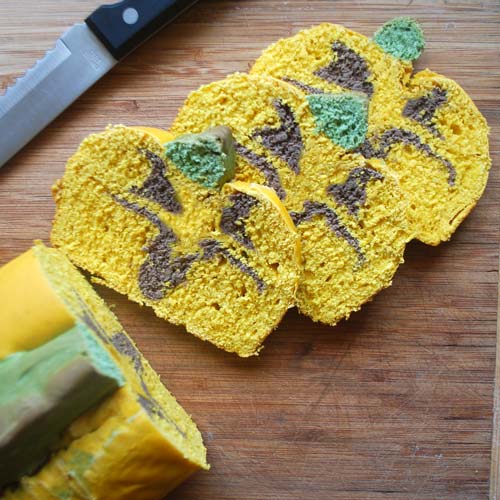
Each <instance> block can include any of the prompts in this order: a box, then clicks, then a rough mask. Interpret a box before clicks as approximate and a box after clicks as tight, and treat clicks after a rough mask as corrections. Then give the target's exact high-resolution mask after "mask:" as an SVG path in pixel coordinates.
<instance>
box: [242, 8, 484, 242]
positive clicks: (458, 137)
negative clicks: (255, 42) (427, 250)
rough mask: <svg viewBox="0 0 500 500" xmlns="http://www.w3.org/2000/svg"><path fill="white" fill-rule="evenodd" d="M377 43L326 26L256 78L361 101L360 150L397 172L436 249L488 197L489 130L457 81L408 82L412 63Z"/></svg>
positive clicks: (283, 44) (413, 219) (281, 48)
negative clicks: (350, 94) (364, 110)
mask: <svg viewBox="0 0 500 500" xmlns="http://www.w3.org/2000/svg"><path fill="white" fill-rule="evenodd" d="M404 21H408V19H405V18H403V22H404ZM411 22H412V21H410V24H411ZM388 24H390V23H388ZM415 24H416V23H414V22H413V25H415ZM377 33H380V31H379V32H377ZM377 40H378V41H380V40H379V39H378V38H377V35H375V37H374V40H372V39H370V38H368V37H365V36H364V35H361V34H359V33H355V32H353V31H351V30H348V29H346V28H344V27H343V26H338V25H334V24H327V23H325V24H321V25H318V26H314V27H312V28H310V29H307V30H303V31H300V32H299V33H297V34H296V35H294V36H292V37H290V38H286V39H283V40H280V41H278V42H276V43H274V44H272V45H271V46H269V47H268V48H267V49H265V50H264V52H263V53H262V55H261V56H260V57H259V58H258V59H257V61H256V62H255V64H254V66H253V67H252V69H251V73H252V74H256V75H269V76H273V77H275V78H279V79H281V80H282V81H285V82H288V84H290V85H293V86H294V87H295V88H296V89H298V90H299V91H300V92H303V93H304V95H309V96H313V95H324V94H328V93H334V94H338V93H343V92H346V91H355V92H357V93H361V94H362V95H364V96H365V97H366V98H367V99H368V119H367V120H368V121H367V135H366V137H365V139H366V140H365V141H364V143H363V144H361V145H360V147H358V148H357V149H356V151H358V152H360V153H362V154H363V155H364V156H365V157H366V158H380V159H384V160H385V161H386V163H387V165H388V166H389V168H390V169H391V170H392V171H393V172H395V173H397V175H398V178H399V181H400V185H401V188H402V190H403V191H404V194H405V196H406V198H407V199H408V204H409V215H408V216H409V225H410V228H411V230H412V231H413V232H414V233H415V237H416V238H418V239H419V240H421V241H422V242H424V243H427V244H431V245H437V244H439V243H440V242H441V241H446V240H448V239H449V238H450V237H451V235H452V234H453V232H454V231H455V230H456V228H457V227H458V225H459V224H460V223H461V222H462V220H463V219H464V218H465V217H466V216H467V214H468V213H469V212H470V211H471V210H472V208H473V207H474V205H475V204H476V202H477V200H478V199H479V198H480V196H481V194H482V193H483V191H484V188H485V185H486V181H487V178H488V170H489V168H490V165H491V159H490V157H489V152H488V131H489V129H488V125H487V124H486V121H485V119H484V118H483V116H482V115H481V113H480V112H479V111H478V109H477V108H476V106H475V105H474V103H473V102H472V100H471V99H470V98H469V96H468V95H467V94H466V93H465V92H464V90H463V89H462V88H461V87H460V86H459V85H458V84H457V83H456V82H454V81H453V80H450V79H448V78H446V77H443V76H441V75H438V74H436V73H433V72H432V71H429V70H425V71H422V72H419V73H417V74H415V75H413V76H412V77H411V78H410V76H411V71H412V65H411V63H410V62H409V61H403V60H400V59H398V58H396V57H394V56H393V55H391V54H388V53H386V52H384V50H383V49H382V48H381V46H379V45H378V44H377V43H376V41H377ZM383 45H384V44H382V46H383Z"/></svg>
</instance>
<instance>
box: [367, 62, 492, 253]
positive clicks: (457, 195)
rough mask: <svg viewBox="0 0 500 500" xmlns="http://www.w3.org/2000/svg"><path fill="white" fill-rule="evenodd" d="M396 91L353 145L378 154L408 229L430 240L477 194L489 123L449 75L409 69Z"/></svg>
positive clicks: (446, 235) (482, 182) (447, 232)
mask: <svg viewBox="0 0 500 500" xmlns="http://www.w3.org/2000/svg"><path fill="white" fill-rule="evenodd" d="M398 97H399V98H394V99H392V100H391V107H390V108H388V109H387V115H386V119H385V120H384V121H383V122H373V123H370V124H369V128H368V137H367V139H366V142H365V144H363V146H361V147H360V148H359V151H360V152H361V153H362V154H363V155H364V156H366V157H373V158H384V160H385V162H386V163H387V165H388V167H389V168H390V169H391V170H392V171H394V172H396V173H397V174H398V177H399V180H400V183H401V187H402V189H403V190H404V192H405V194H406V196H407V198H408V202H409V206H410V210H409V222H410V225H411V227H413V228H414V230H415V232H416V236H417V237H418V239H419V240H421V241H423V242H424V243H427V244H430V245H438V244H439V243H441V241H446V240H449V239H450V237H451V235H452V234H453V233H454V232H455V230H456V229H457V227H458V226H459V225H460V223H461V222H462V221H463V220H464V219H465V218H466V217H467V215H468V214H469V213H470V211H471V210H472V209H473V208H474V206H475V205H476V203H477V201H478V200H479V198H480V197H481V195H482V194H483V191H484V189H485V187H486V182H487V180H488V173H489V169H490V166H491V158H490V155H489V145H488V134H489V127H488V124H487V123H486V120H485V119H484V117H483V116H482V115H481V113H480V112H479V110H478V109H477V107H476V106H475V104H474V103H473V102H472V99H471V98H470V97H469V96H468V95H467V94H466V92H465V91H464V90H463V89H462V88H461V87H460V86H459V85H458V84H457V83H456V82H455V81H453V80H451V79H449V78H446V77H444V76H442V75H438V74H437V73H434V72H432V71H430V70H424V71H420V72H418V73H416V74H415V75H414V76H413V77H412V79H411V80H410V81H409V83H408V86H407V88H406V89H405V90H404V92H403V93H402V95H401V96H398ZM384 143H385V144H384ZM392 144H393V145H392Z"/></svg>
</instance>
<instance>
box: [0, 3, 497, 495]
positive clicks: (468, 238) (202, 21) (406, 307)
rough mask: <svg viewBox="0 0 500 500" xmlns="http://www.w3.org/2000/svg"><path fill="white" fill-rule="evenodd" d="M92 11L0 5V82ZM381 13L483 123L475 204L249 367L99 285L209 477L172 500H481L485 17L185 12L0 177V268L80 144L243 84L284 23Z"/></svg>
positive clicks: (490, 112) (489, 340) (364, 25)
mask: <svg viewBox="0 0 500 500" xmlns="http://www.w3.org/2000/svg"><path fill="white" fill-rule="evenodd" d="M98 4H99V1H98V0H65V1H64V2H61V1H59V0H36V1H35V0H23V1H22V2H19V1H18V0H2V1H1V2H0V88H2V89H3V88H5V87H6V86H7V85H8V84H10V83H12V82H13V80H14V79H15V77H16V76H18V75H19V74H21V73H22V72H23V71H24V70H25V69H26V68H28V67H30V66H31V65H32V63H33V62H34V61H35V60H36V59H37V58H38V57H40V56H41V55H42V54H43V53H44V51H45V50H46V49H48V48H50V47H51V46H52V45H53V43H54V41H55V40H56V38H57V37H58V36H59V35H60V34H61V33H62V32H63V31H64V29H65V28H66V27H68V26H70V25H71V24H72V23H74V22H76V21H79V20H81V19H83V18H84V17H85V15H86V14H88V13H89V12H90V11H91V10H92V9H93V8H95V7H96V6H97V5H98ZM397 15H411V16H414V17H416V18H417V19H418V20H419V21H420V22H421V23H422V25H423V28H424V30H425V33H426V39H427V50H426V52H425V54H424V56H423V57H422V58H421V60H420V61H419V62H418V64H417V69H420V68H423V67H426V66H429V67H431V68H432V69H433V70H435V71H438V72H441V73H444V74H445V75H447V76H449V77H451V78H455V79H456V80H457V81H458V82H459V83H460V84H461V85H463V87H464V88H465V89H466V90H467V91H468V92H469V93H470V95H471V96H472V97H473V99H474V100H475V101H476V103H477V104H478V106H479V108H480V110H481V111H482V112H483V113H484V115H485V116H486V118H487V120H488V122H489V124H490V126H491V128H492V134H491V154H492V157H493V169H492V172H491V176H490V180H489V184H488V187H487V189H486V192H485V195H484V197H483V198H482V199H481V201H480V202H479V204H478V206H477V208H476V209H475V210H474V212H473V213H472V215H471V216H470V217H469V218H468V219H467V220H466V221H465V222H464V223H463V224H462V226H461V228H460V229H459V230H458V232H457V233H456V234H455V236H454V237H453V240H452V241H451V242H450V243H447V244H443V245H441V246H439V247H437V248H431V247H426V246H424V245H422V244H419V243H415V242H414V243H412V244H410V245H409V247H408V249H407V252H406V264H405V265H404V266H402V268H401V269H400V271H399V272H398V274H397V276H396V278H395V280H394V285H393V287H392V288H390V289H388V290H386V291H384V292H382V293H381V294H379V295H378V296H377V297H376V298H375V300H374V301H373V302H372V303H370V304H368V305H366V306H365V307H364V308H363V310H362V311H361V312H359V313H356V314H354V315H353V316H352V318H351V319H350V320H349V321H345V322H343V323H342V324H341V325H339V326H337V327H336V328H330V327H325V326H322V325H319V324H314V323H312V322H311V321H309V320H308V319H306V318H303V317H300V316H299V315H298V314H297V313H296V312H295V311H291V312H289V313H288V314H287V316H286V319H285V320H284V321H283V323H282V325H281V326H280V327H279V329H278V330H277V331H276V332H275V333H273V334H272V335H271V337H270V338H269V340H268V341H267V342H266V348H265V350H264V351H263V353H262V354H261V356H260V357H259V358H253V359H247V360H242V359H238V358H237V357H235V356H233V355H230V354H226V353H224V352H221V351H219V350H217V349H216V348H214V347H212V346H211V345H209V344H206V343H203V342H201V341H199V340H197V339H196V338H194V337H192V336H191V335H188V334H186V333H185V332H184V331H183V329H182V328H176V327H172V326H170V325H168V324H166V323H165V322H163V321H161V320H159V319H157V318H156V317H155V316H154V314H153V313H152V312H151V311H149V310H146V309H141V308H140V307H139V306H137V305H136V304H132V303H128V302H127V301H126V300H125V299H124V298H123V297H121V296H119V295H117V294H115V293H113V292H111V291H109V290H107V289H103V288H99V289H98V290H99V292H100V293H102V295H103V296H104V297H105V299H106V300H107V301H108V302H109V303H111V304H115V309H114V310H115V312H116V314H117V315H118V317H119V319H120V320H121V321H122V323H123V324H124V326H125V328H126V329H127V330H128V331H129V332H130V334H131V335H132V336H133V337H134V339H135V340H136V341H137V343H138V345H139V347H140V348H141V349H142V351H143V352H144V354H145V355H146V356H147V358H148V359H149V360H150V361H151V363H152V365H153V366H154V367H155V368H156V370H157V371H158V372H159V373H160V374H161V377H162V379H163V381H164V382H165V384H166V385H167V386H168V387H169V389H170V390H171V391H172V392H173V393H174V394H175V395H176V397H177V398H178V400H179V402H180V403H181V404H182V405H183V406H184V408H186V410H187V411H188V412H189V413H191V414H192V415H193V417H194V419H195V420H196V422H197V423H198V425H199V428H200V429H201V431H202V432H203V435H204V438H205V442H206V445H207V447H208V456H209V460H210V463H211V464H212V470H211V471H210V472H208V473H198V474H197V475H195V476H193V477H192V478H191V479H190V480H189V481H187V482H186V483H185V484H184V485H182V486H181V487H179V488H178V489H177V490H176V492H175V493H173V494H172V496H171V497H170V498H175V499H178V500H188V499H192V500H204V499H206V500H224V499H238V500H243V499H245V500H247V499H255V500H264V499H269V500H271V499H272V500H278V499H279V500H281V499H294V500H295V499H300V500H306V499H311V500H312V499H314V500H323V499H324V500H327V499H328V500H329V499H334V498H343V499H379V498H394V499H406V498H413V499H437V498H439V499H444V498H450V499H460V498H463V499H471V498H486V496H487V494H488V489H489V474H490V454H491V439H492V422H493V392H494V391H493V388H494V374H495V350H496V333H495V332H496V325H497V298H498V297H497V284H498V251H499V236H500V235H499V207H500V170H499V164H498V163H499V158H500V140H499V136H500V94H499V87H500V3H499V2H498V1H482V2H471V1H469V2H443V1H439V2H433V1H430V0H427V1H424V0H419V1H411V0H410V1H408V2H398V1H394V0H393V1H387V2H383V3H382V2H375V1H357V2H353V1H345V2H335V1H319V0H318V1H306V0H301V1H299V0H289V1H281V0H279V1H278V0H276V1H271V0H246V1H210V0H206V1H201V2H200V4H199V5H197V6H195V7H194V8H193V9H192V10H191V11H190V12H189V13H187V14H186V15H184V16H183V17H182V18H181V19H179V20H178V22H176V23H175V24H174V25H172V26H170V27H168V28H167V29H165V30H163V31H162V32H161V33H160V34H158V35H157V36H155V37H154V38H153V39H152V40H150V41H149V42H147V43H146V44H145V45H143V46H142V47H141V48H140V49H139V50H137V51H136V52H135V53H134V54H132V55H131V56H130V57H128V58H127V59H126V60H125V61H124V62H122V63H121V64H119V65H118V66H117V67H116V68H115V69H113V70H112V71H111V73H110V74H108V75H107V76H105V77H104V78H103V79H102V80H101V81H100V82H98V83H97V84H96V85H95V86H94V87H93V88H92V89H90V90H89V91H88V92H87V93H86V94H85V95H84V96H83V97H82V98H81V99H79V100H78V101H77V102H76V103H75V104H74V105H73V106H72V107H71V108H69V109H68V110H67V111H66V112H65V113H64V114H63V115H62V116H60V117H59V118H58V119H57V120H55V121H54V122H53V123H52V124H51V125H50V126H49V127H48V128H47V129H46V130H45V131H43V132H42V133H41V134H40V135H39V136H38V137H37V138H36V139H35V140H33V141H32V142H31V144H30V145H29V146H27V147H26V148H25V149H24V150H23V151H22V152H21V153H20V154H18V155H17V156H16V157H15V158H14V159H13V160H12V161H11V162H10V163H9V164H8V165H7V166H6V167H4V168H2V169H1V170H0V263H5V262H7V261H8V260H9V259H11V258H13V257H15V256H16V255H17V254H18V253H20V252H22V251H24V250H25V249H27V248H28V247H29V246H30V244H31V242H32V240H33V239H35V238H40V239H43V240H44V241H46V242H48V240H49V232H50V224H51V219H52V216H53V213H54V204H53V202H52V198H51V195H50V187H51V185H52V184H53V182H54V181H55V180H56V179H57V178H58V177H60V176H61V175H62V173H63V170H64V164H65V160H66V159H67V158H68V156H69V155H70V153H71V152H72V151H74V150H75V148H76V147H77V145H78V143H79V142H80V140H81V139H82V138H83V137H84V136H85V135H86V134H88V133H90V132H92V131H98V130H100V129H102V128H103V127H104V126H105V125H107V124H108V123H110V122H113V123H124V124H148V125H152V126H157V127H166V126H168V125H169V123H170V122H171V120H172V119H173V118H174V116H175V114H176V110H177V109H178V107H179V106H180V105H181V103H182V101H183V99H184V98H185V96H186V94H187V93H188V92H189V91H190V90H193V89H195V88H197V87H198V86H199V85H200V84H204V83H208V82H210V81H213V80H217V79H221V78H223V77H224V76H225V75H227V74H228V73H231V72H233V71H245V70H247V68H248V67H249V65H250V64H251V62H252V61H253V60H254V59H255V58H256V57H257V56H258V55H259V52H260V51H261V50H262V49H263V48H264V47H265V46H266V45H267V44H269V43H270V42H272V41H275V40H277V39H278V38H280V37H284V36H288V35H291V34H292V33H295V32H296V31H297V30H298V29H300V28H303V27H307V26H310V25H311V24H314V23H319V22H321V21H331V22H337V23H341V24H344V25H347V26H348V27H350V28H352V29H354V30H357V31H360V32H362V33H365V34H367V35H369V34H371V33H373V32H374V31H375V29H376V28H377V27H378V26H379V25H381V24H382V23H383V22H384V21H385V20H387V19H389V18H391V17H394V16H397ZM0 329H1V326H0ZM495 470H496V469H495ZM493 476H494V477H496V474H493ZM138 500H140V499H138Z"/></svg>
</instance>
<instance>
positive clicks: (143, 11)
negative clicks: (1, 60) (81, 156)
mask: <svg viewBox="0 0 500 500" xmlns="http://www.w3.org/2000/svg"><path fill="white" fill-rule="evenodd" d="M194 3H196V0H123V1H121V2H117V3H113V4H111V5H103V6H101V7H99V8H98V9H97V10H95V11H94V12H93V13H92V14H90V16H89V17H87V19H85V23H81V24H75V25H73V26H72V27H71V28H70V29H68V30H67V31H66V32H65V33H64V34H63V36H62V37H61V38H60V39H59V40H58V41H57V42H56V45H55V47H54V48H53V49H51V50H49V51H48V52H47V53H46V54H45V56H44V57H43V58H42V59H40V60H39V61H38V62H37V63H36V64H35V66H33V67H32V68H31V69H30V70H28V71H27V72H26V73H25V74H24V76H22V77H21V78H19V79H18V80H17V81H16V82H15V83H14V85H12V86H11V87H9V88H8V89H7V91H6V92H5V94H4V95H2V96H0V167H1V166H2V165H4V164H5V163H6V162H7V161H8V160H9V159H10V158H11V157H12V156H14V154H15V153H17V151H19V150H20V149H21V148H22V147H23V146H24V145H25V144H26V143H28V142H29V141H30V140H31V139H32V138H33V137H34V136H35V135H36V134H38V132H40V131H41V130H42V129H43V128H45V127H46V126H47V125H48V124H49V123H50V122H51V121H52V120H53V119H54V118H56V117H57V116H58V115H59V114H60V113H61V112H62V111H63V110H64V109H66V108H67V107H68V106H69V105H70V104H71V103H72V102H73V101H74V100H75V99H77V98H78V97H79V96H80V95H81V94H83V92H85V91H86V90H87V89H88V88H89V87H90V86H92V85H93V84H94V83H95V82H96V81H97V80H99V79H100V78H101V77H102V76H103V75H104V74H105V73H107V72H108V71H109V70H110V69H111V68H112V67H113V66H114V65H115V64H116V63H117V62H118V61H119V60H120V59H122V58H123V57H125V56H126V55H127V54H128V53H129V52H131V51H132V50H134V49H135V48H136V47H137V46H138V45H140V44H141V43H142V42H144V41H145V40H146V39H147V38H149V37H150V36H151V35H153V34H154V33H155V32H156V31H158V30H159V29H160V28H162V27H163V26H165V25H166V24H168V23H170V22H171V21H173V20H174V19H175V18H176V17H177V16H178V15H179V14H181V13H182V12H184V11H185V10H186V9H188V8H189V7H190V6H191V5H193V4H194Z"/></svg>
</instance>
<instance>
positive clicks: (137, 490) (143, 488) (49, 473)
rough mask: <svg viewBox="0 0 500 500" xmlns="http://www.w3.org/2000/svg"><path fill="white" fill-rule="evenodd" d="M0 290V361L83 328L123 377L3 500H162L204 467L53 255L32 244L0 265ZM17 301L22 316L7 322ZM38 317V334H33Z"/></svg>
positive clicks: (154, 381)
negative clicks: (0, 329) (66, 331)
mask: <svg viewBox="0 0 500 500" xmlns="http://www.w3.org/2000/svg"><path fill="white" fill-rule="evenodd" d="M33 284H37V285H36V287H33ZM9 290H10V293H8V291H9ZM0 291H1V298H2V301H1V304H0V317H2V319H3V318H8V323H2V325H3V326H7V327H8V328H6V329H5V330H3V331H4V332H8V334H6V335H5V336H4V335H2V337H1V338H0V348H1V352H2V357H5V356H6V355H8V354H10V353H12V352H15V351H17V350H19V349H32V348H36V347H38V346H40V345H41V344H44V343H45V342H47V341H49V340H50V339H52V338H54V337H56V336H58V335H60V334H61V333H63V332H62V331H61V329H62V328H65V327H66V326H67V327H68V328H71V326H73V325H76V324H78V323H81V324H85V325H86V326H87V327H88V328H89V329H90V330H91V331H92V332H93V333H94V334H95V337H96V339H97V340H98V341H99V342H100V344H101V345H102V346H103V347H105V348H106V350H107V351H108V352H109V354H110V355H111V356H112V358H113V359H114V361H115V362H116V363H117V364H118V365H119V366H120V369H121V371H122V373H123V375H124V376H125V379H126V384H125V385H124V386H123V387H122V388H120V389H118V390H117V391H116V392H114V393H113V394H112V395H111V396H109V397H107V398H106V399H105V400H104V401H103V402H102V403H100V404H99V405H98V406H97V407H95V408H93V409H91V410H88V411H87V412H85V413H84V414H83V415H82V416H80V417H79V418H77V419H76V420H75V421H73V423H72V424H71V425H70V427H69V428H68V429H67V431H66V432H65V434H64V435H63V437H62V442H61V444H60V446H59V447H58V451H57V450H56V451H55V452H54V453H53V455H52V456H51V458H50V460H49V461H48V462H47V463H46V464H45V466H44V467H43V468H42V469H41V470H40V471H39V472H38V473H36V474H35V475H33V476H30V477H26V476H25V477H23V478H22V479H21V481H20V483H19V485H18V487H16V488H11V489H10V490H9V491H7V492H5V496H4V497H2V498H8V499H16V500H17V499H23V498H36V499H37V500H46V499H56V500H65V499H68V498H70V499H73V498H82V499H85V500H91V499H92V500H108V499H117V500H118V499H137V498H141V499H145V500H148V499H150V500H160V499H161V498H163V496H164V495H165V494H166V493H167V492H168V491H170V490H171V489H173V488H175V487H176V486H177V485H178V484H179V483H180V482H182V481H183V480H184V479H186V478H187V477H188V476H189V475H190V474H192V473H193V472H194V471H195V470H197V469H200V468H201V469H207V468H208V465H207V462H206V450H205V448H204V446H203V442H202V438H201V435H200V433H199V431H198V429H197V428H196V426H195V424H194V423H193V422H192V420H191V419H190V417H189V416H188V415H187V414H186V413H185V411H184V410H183V409H182V408H181V407H180V405H179V404H178V403H177V402H176V401H175V399H174V397H173V396H172V395H171V394H170V393H169V392H168V391H167V390H166V389H165V387H164V386H163V384H162V383H161V381H160V379H159V377H158V375H157V374H156V373H155V372H154V370H153V369H152V368H151V366H150V365H149V363H148V362H147V361H146V360H145V359H144V358H143V357H142V355H141V353H140V352H139V351H138V349H137V347H136V346H135V344H134V343H133V341H132V340H131V339H130V338H129V337H128V336H127V334H126V333H125V332H124V331H123V329H122V327H121V325H120V324H119V323H118V321H117V319H116V317H115V316H114V315H113V313H112V312H111V311H110V310H109V309H108V308H107V306H106V305H105V303H104V302H103V301H102V299H101V298H100V297H99V296H98V295H97V294H96V293H95V292H94V290H93V288H92V287H91V286H90V285H89V284H88V283H87V281H86V280H85V279H84V277H83V276H82V275H81V274H80V273H79V272H78V271H77V270H76V269H75V268H74V267H73V265H72V264H71V263H70V262H69V261H68V260H67V259H66V257H64V255H63V254H62V253H61V252H59V251H57V250H55V249H50V248H47V247H45V246H43V245H42V244H41V243H37V244H36V245H35V246H34V247H33V248H32V249H30V250H28V251H27V252H26V253H24V254H22V255H21V256H19V257H18V258H17V259H14V260H13V261H11V262H10V263H8V264H6V265H5V266H4V267H3V268H0ZM23 292H24V295H23ZM20 297H22V300H23V301H24V311H25V312H26V314H24V315H18V316H15V317H14V316H12V315H11V316H8V313H10V311H12V310H16V309H17V308H18V304H17V302H18V301H19V300H20ZM45 298H46V299H47V301H46V302H45V301H44V299H45ZM44 302H45V304H46V308H44V307H43V304H44ZM37 321H39V324H40V325H41V326H43V328H44V333H43V335H37V334H36V327H34V326H33V325H36V323H37ZM61 325H64V326H61ZM30 328H33V330H32V331H30V330H29V329H30ZM32 333H33V335H32ZM13 339H15V341H16V342H15V343H14V342H13Z"/></svg>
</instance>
